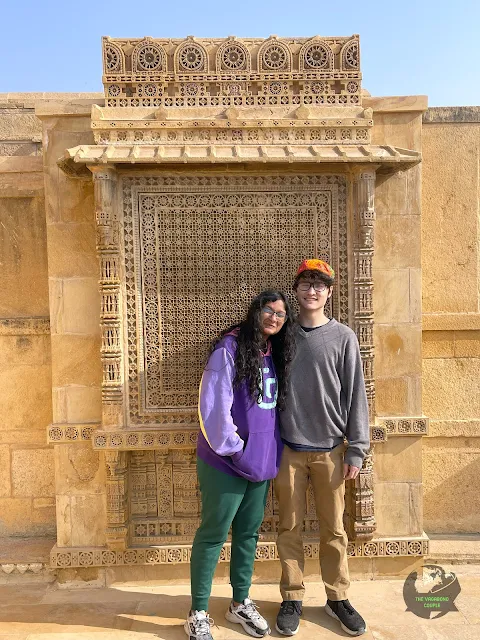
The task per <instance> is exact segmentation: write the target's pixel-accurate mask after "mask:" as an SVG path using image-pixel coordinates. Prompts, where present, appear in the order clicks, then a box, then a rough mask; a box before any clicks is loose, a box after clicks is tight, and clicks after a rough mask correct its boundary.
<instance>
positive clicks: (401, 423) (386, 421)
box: [377, 416, 430, 437]
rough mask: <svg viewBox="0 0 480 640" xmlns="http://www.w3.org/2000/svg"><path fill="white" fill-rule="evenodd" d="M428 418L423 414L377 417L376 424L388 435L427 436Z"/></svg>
mask: <svg viewBox="0 0 480 640" xmlns="http://www.w3.org/2000/svg"><path fill="white" fill-rule="evenodd" d="M429 422H430V420H429V419H428V418H427V417H425V416H418V417H414V418H411V417H403V416H402V417H392V418H384V417H381V418H377V425H379V426H380V427H382V428H383V429H385V431H386V433H387V437H390V436H427V435H428V428H429Z"/></svg>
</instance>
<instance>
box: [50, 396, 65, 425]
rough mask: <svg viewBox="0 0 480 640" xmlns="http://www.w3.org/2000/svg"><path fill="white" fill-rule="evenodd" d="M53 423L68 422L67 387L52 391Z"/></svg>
mask: <svg viewBox="0 0 480 640" xmlns="http://www.w3.org/2000/svg"><path fill="white" fill-rule="evenodd" d="M52 422H67V390H66V387H54V388H53V389H52Z"/></svg>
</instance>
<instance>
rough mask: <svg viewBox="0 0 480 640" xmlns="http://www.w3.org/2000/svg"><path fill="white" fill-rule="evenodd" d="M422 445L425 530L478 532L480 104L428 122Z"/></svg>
mask: <svg viewBox="0 0 480 640" xmlns="http://www.w3.org/2000/svg"><path fill="white" fill-rule="evenodd" d="M422 146H423V165H422V166H423V198H422V269H423V284H422V291H423V412H424V413H425V414H426V415H428V416H429V417H430V418H431V423H430V436H429V437H428V438H425V439H424V440H423V445H424V448H423V475H424V509H425V510H424V518H425V529H426V531H427V532H439V533H454V532H463V533H467V532H479V531H480V515H479V514H480V492H479V490H478V488H479V476H480V306H479V305H480V298H479V293H480V211H479V203H480V186H479V159H480V108H479V107H460V108H437V109H430V110H429V111H428V112H427V113H426V114H425V117H424V123H423V144H422Z"/></svg>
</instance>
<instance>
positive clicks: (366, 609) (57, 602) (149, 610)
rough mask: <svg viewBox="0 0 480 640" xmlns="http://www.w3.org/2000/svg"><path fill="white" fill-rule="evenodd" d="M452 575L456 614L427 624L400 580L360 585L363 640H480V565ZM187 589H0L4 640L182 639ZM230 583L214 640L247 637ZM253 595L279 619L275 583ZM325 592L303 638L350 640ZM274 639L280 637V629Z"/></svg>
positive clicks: (217, 607) (315, 596)
mask: <svg viewBox="0 0 480 640" xmlns="http://www.w3.org/2000/svg"><path fill="white" fill-rule="evenodd" d="M444 568H445V569H447V568H448V569H450V570H453V571H454V572H455V573H456V574H457V576H458V579H459V582H460V585H461V588H462V591H461V593H460V595H459V596H458V597H457V599H456V601H455V604H456V605H457V607H458V611H456V612H449V613H447V614H446V615H445V616H444V617H442V618H440V619H438V620H425V619H422V618H418V617H416V616H415V615H414V614H413V613H411V612H407V611H406V610H405V604H404V601H403V597H402V591H403V581H402V580H376V581H371V580H370V581H355V582H353V583H352V586H351V590H350V600H351V601H352V603H353V604H354V605H355V606H356V607H357V608H358V609H359V610H360V611H361V613H362V614H363V615H364V617H365V618H366V620H367V622H368V625H369V630H368V632H367V633H366V635H365V636H363V637H364V638H365V639H370V640H372V639H375V640H480V566H479V565H456V566H454V567H447V566H444ZM188 594H189V589H188V586H186V585H173V586H168V587H165V586H162V587H159V586H158V585H157V586H156V585H155V584H152V583H145V582H143V583H133V584H117V585H114V586H112V587H110V588H108V589H89V590H65V589H57V588H56V587H55V586H54V585H51V584H50V585H49V584H30V585H29V584H23V585H19V584H12V585H4V586H0V640H47V639H52V640H154V639H155V638H159V639H161V640H183V638H186V636H185V634H184V632H183V620H184V615H185V612H186V611H187V609H188V607H189V595H188ZM229 595H230V589H229V586H228V585H215V586H214V590H213V597H212V600H211V607H210V615H211V616H212V617H213V618H214V619H215V625H216V626H214V627H213V629H212V633H213V636H214V638H215V639H216V640H240V638H246V637H248V636H245V635H244V634H243V633H241V632H240V631H239V629H240V627H237V626H236V625H232V624H230V623H228V622H227V621H226V620H225V619H224V611H225V609H226V607H227V606H228V602H229ZM251 595H252V597H253V598H254V599H255V601H256V602H257V604H258V606H259V608H260V611H261V613H262V614H263V615H264V616H265V617H266V618H267V619H268V620H270V621H271V622H273V621H274V619H275V615H276V611H277V607H278V589H277V586H276V585H254V586H253V588H252V593H251ZM324 601H325V593H324V590H323V586H322V585H321V584H318V583H309V584H308V585H307V597H306V598H305V601H304V616H303V620H302V624H301V627H300V632H299V633H298V635H297V636H296V638H298V640H311V639H313V638H315V640H333V639H335V638H341V637H349V636H347V635H346V634H345V633H343V632H342V631H341V629H340V627H339V626H338V623H337V622H335V621H334V620H332V619H331V618H329V617H328V616H327V615H326V614H325V613H324V611H323V608H322V605H323V604H324ZM272 637H282V636H279V635H278V634H277V633H276V632H275V631H273V632H272Z"/></svg>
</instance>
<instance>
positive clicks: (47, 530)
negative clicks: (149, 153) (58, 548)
mask: <svg viewBox="0 0 480 640" xmlns="http://www.w3.org/2000/svg"><path fill="white" fill-rule="evenodd" d="M40 141H41V123H40V121H39V120H38V119H37V118H36V117H35V114H34V109H33V104H30V105H29V104H27V105H26V104H25V103H24V101H18V100H17V99H7V98H6V96H0V268H1V273H2V279H1V283H2V286H1V288H0V388H1V397H2V402H1V411H0V536H10V535H13V536H33V535H35V536H36V535H48V534H52V533H53V532H54V531H55V487H54V470H53V467H54V464H53V462H54V461H53V449H52V447H50V446H48V445H47V440H46V427H47V425H48V424H50V423H51V421H52V404H51V365H50V330H49V322H48V316H49V309H48V279H47V245H46V226H45V205H44V186H43V163H42V156H41V142H40Z"/></svg>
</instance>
